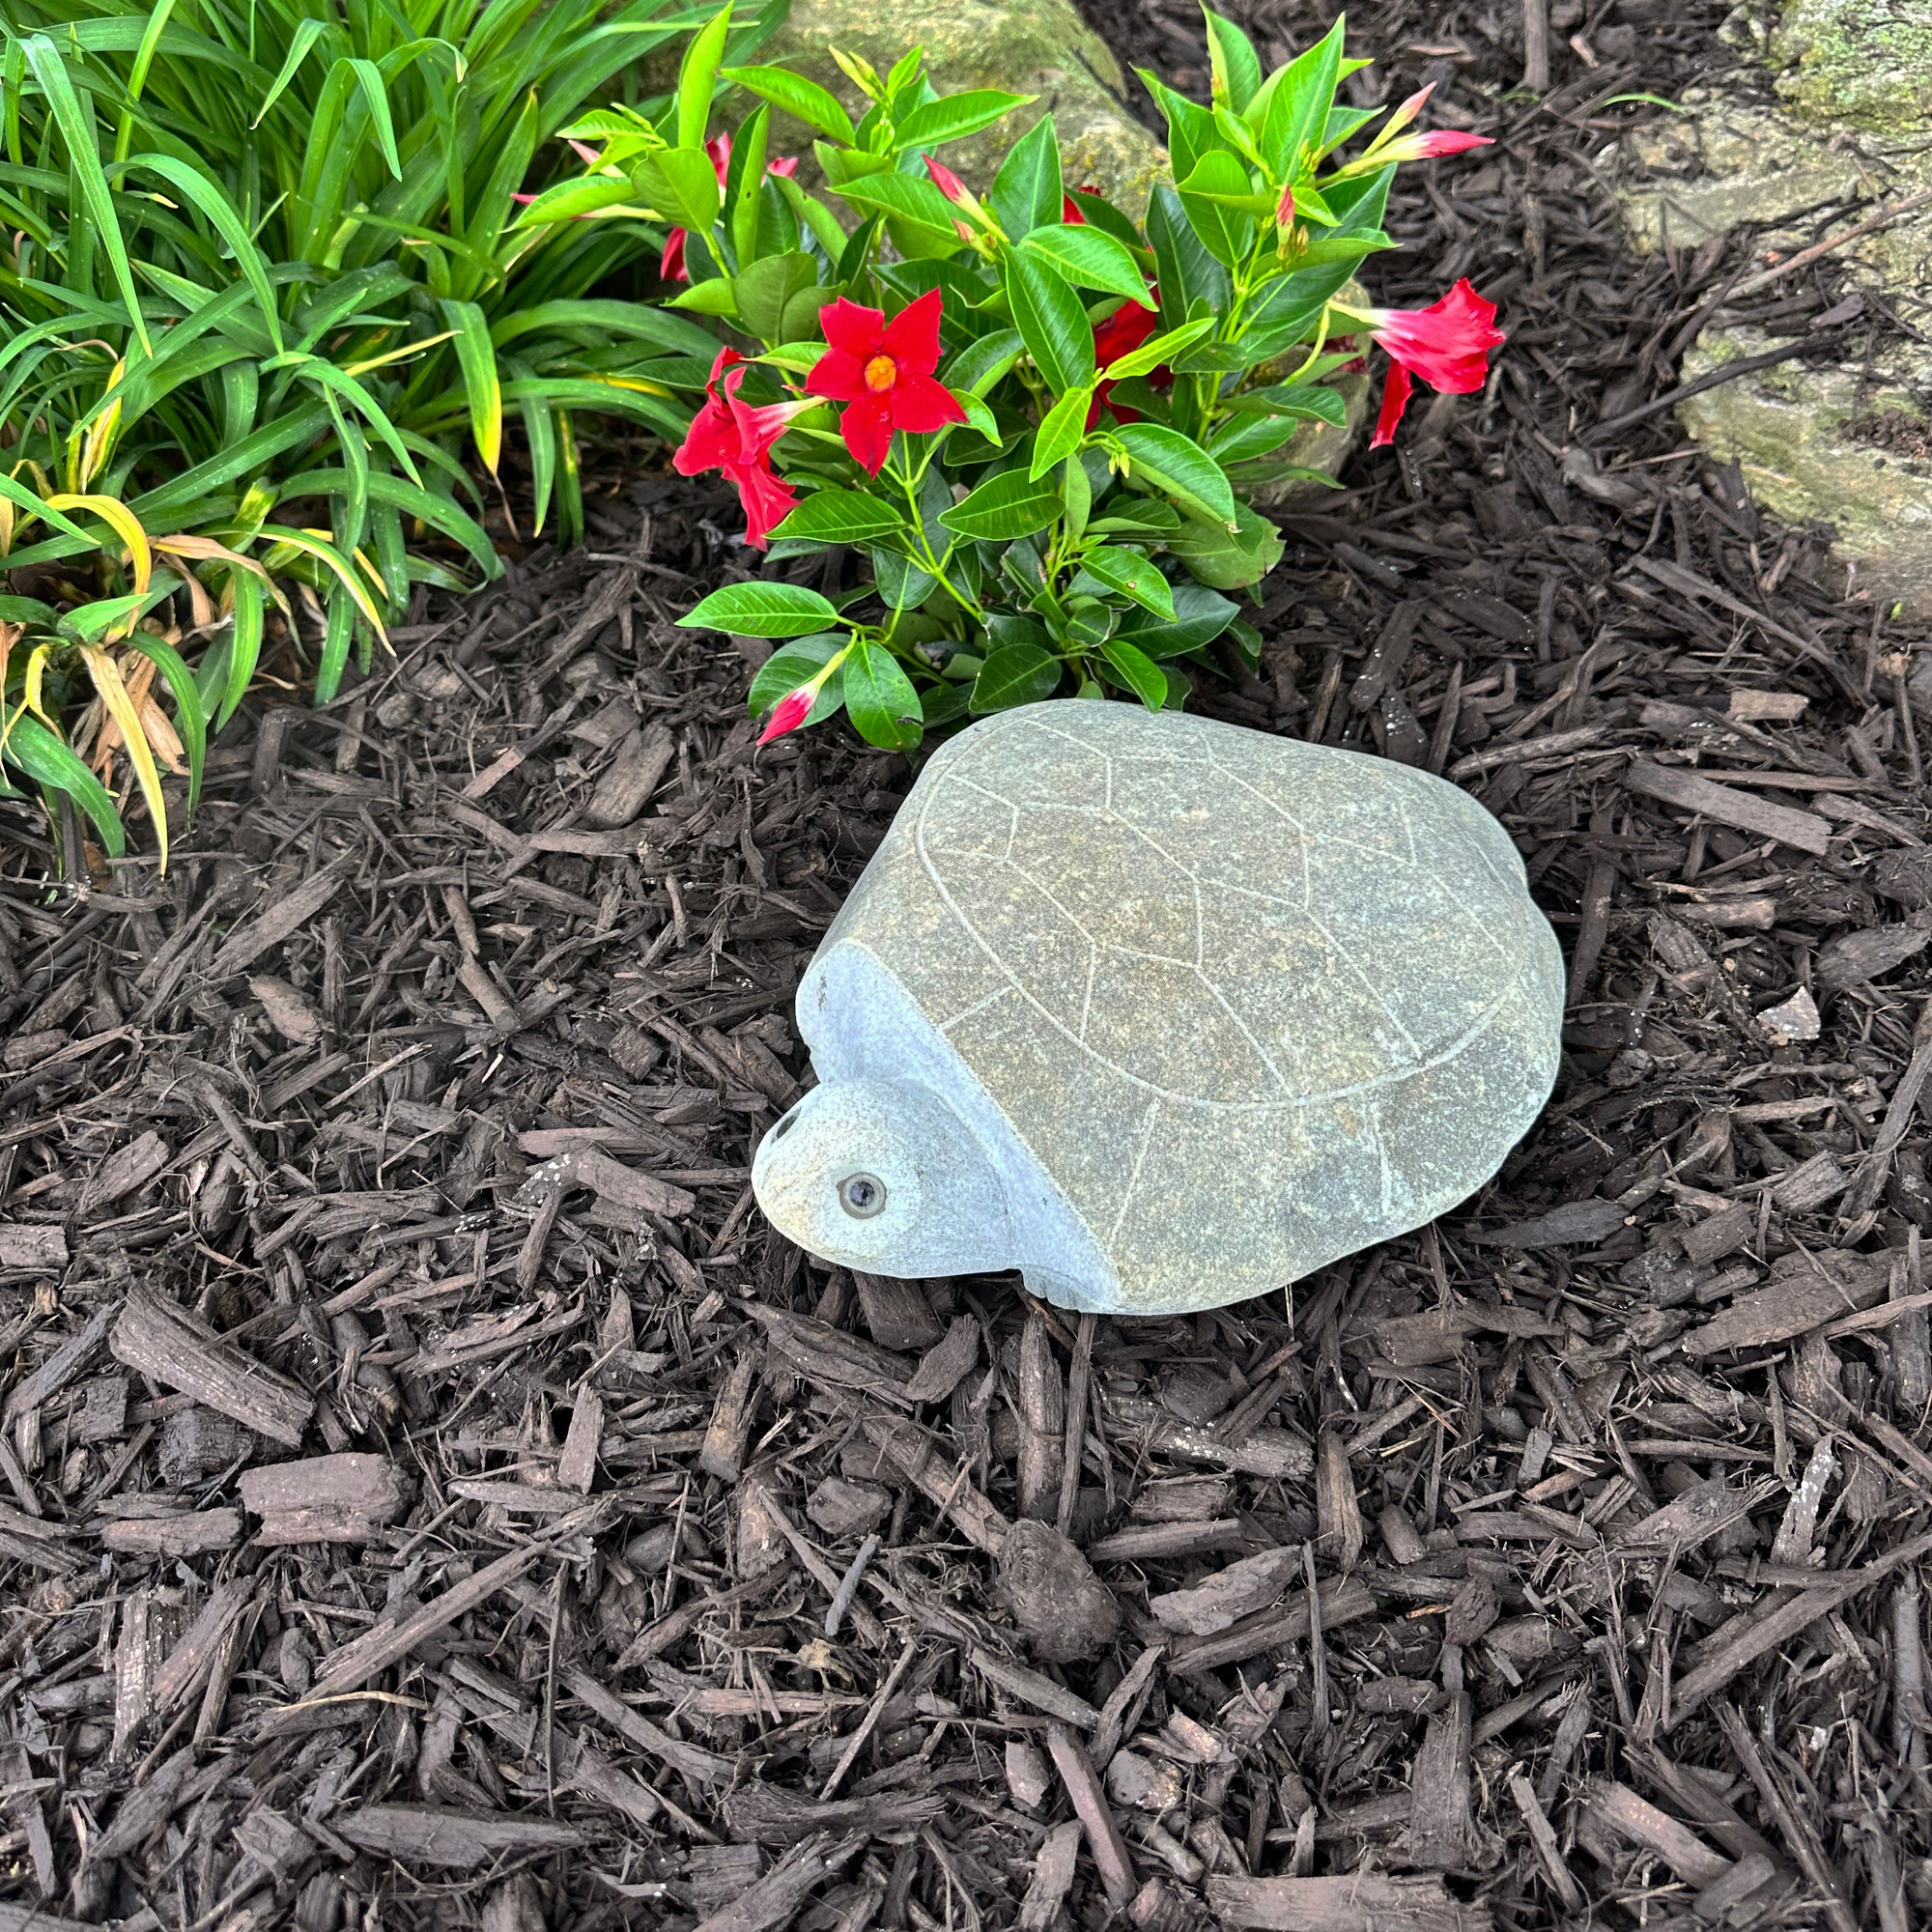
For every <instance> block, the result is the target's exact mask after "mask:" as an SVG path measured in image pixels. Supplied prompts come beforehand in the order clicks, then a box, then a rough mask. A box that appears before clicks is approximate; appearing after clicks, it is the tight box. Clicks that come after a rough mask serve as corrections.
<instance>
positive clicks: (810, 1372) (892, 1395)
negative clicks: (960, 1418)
mask: <svg viewBox="0 0 1932 1932" xmlns="http://www.w3.org/2000/svg"><path fill="white" fill-rule="evenodd" d="M745 1313H746V1314H747V1315H749V1316H750V1317H751V1318H752V1319H753V1321H758V1322H762V1323H763V1324H764V1328H765V1331H766V1333H767V1334H768V1335H769V1336H770V1337H771V1341H772V1346H773V1347H774V1348H775V1349H777V1350H778V1351H779V1353H780V1354H781V1355H782V1356H783V1357H784V1359H785V1360H786V1361H787V1362H788V1363H789V1364H790V1365H791V1366H792V1367H793V1368H794V1369H796V1370H797V1371H798V1372H799V1374H800V1375H802V1376H803V1377H804V1378H806V1380H807V1381H810V1382H816V1383H819V1384H821V1385H822V1386H824V1387H828V1388H844V1389H855V1390H859V1391H862V1392H863V1393H866V1394H868V1395H875V1396H883V1397H884V1398H885V1399H886V1400H887V1401H888V1402H892V1403H895V1404H902V1403H903V1402H904V1401H905V1385H906V1381H907V1378H909V1377H910V1376H911V1374H912V1364H911V1363H910V1362H909V1361H907V1360H906V1358H905V1357H904V1356H903V1355H895V1354H892V1353H890V1352H889V1351H888V1350H884V1349H880V1348H876V1347H874V1346H873V1344H871V1343H870V1342H862V1341H861V1340H860V1339H859V1337H858V1336H856V1335H848V1334H846V1333H845V1331H844V1330H843V1329H842V1328H835V1327H833V1326H832V1324H831V1323H830V1322H829V1321H818V1320H816V1319H815V1318H814V1317H812V1316H810V1315H793V1314H791V1313H789V1312H788V1311H786V1310H784V1309H780V1308H769V1307H767V1306H765V1304H764V1303H762V1302H753V1303H751V1304H750V1305H749V1306H748V1307H747V1308H746V1310H745Z"/></svg>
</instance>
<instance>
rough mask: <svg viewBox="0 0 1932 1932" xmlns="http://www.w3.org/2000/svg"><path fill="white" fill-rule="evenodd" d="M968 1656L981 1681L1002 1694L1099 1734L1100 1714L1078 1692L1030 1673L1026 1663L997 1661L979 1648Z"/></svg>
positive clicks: (1035, 1673) (1007, 1659)
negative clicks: (989, 1684) (985, 1679)
mask: <svg viewBox="0 0 1932 1932" xmlns="http://www.w3.org/2000/svg"><path fill="white" fill-rule="evenodd" d="M966 1655H967V1659H968V1661H969V1662H971V1663H972V1665H973V1668H974V1669H975V1670H977V1671H978V1672H979V1673H980V1676H981V1677H987V1678H990V1679H991V1680H992V1681H993V1682H994V1683H995V1684H997V1685H998V1686H999V1687H1000V1689H1001V1690H1005V1691H1008V1692H1009V1693H1010V1694H1011V1695H1012V1696H1015V1697H1017V1698H1018V1699H1019V1700H1020V1702H1021V1703H1023V1704H1031V1705H1032V1706H1033V1708H1034V1709H1035V1710H1036V1711H1044V1712H1045V1713H1046V1714H1047V1715H1048V1716H1049V1717H1053V1718H1058V1719H1060V1720H1061V1721H1062V1722H1063V1723H1066V1724H1077V1725H1078V1726H1079V1727H1080V1728H1081V1729H1082V1730H1083V1731H1097V1730H1098V1729H1099V1728H1100V1722H1101V1714H1100V1713H1099V1712H1098V1711H1096V1710H1094V1707H1093V1705H1092V1704H1090V1703H1088V1701H1087V1700H1086V1698H1084V1697H1082V1696H1081V1695H1080V1694H1079V1693H1078V1692H1077V1691H1073V1690H1067V1688H1066V1687H1065V1685H1064V1684H1056V1683H1055V1682H1054V1681H1053V1679H1052V1678H1051V1677H1043V1676H1042V1675H1041V1674H1040V1673H1039V1672H1038V1671H1037V1670H1029V1669H1028V1668H1027V1667H1026V1665H1025V1664H1023V1663H1015V1662H1012V1661H1011V1660H1010V1659H1009V1658H1005V1657H995V1656H994V1655H993V1654H992V1653H991V1652H990V1651H986V1650H980V1649H979V1648H978V1647H977V1646H976V1647H975V1648H973V1649H972V1650H969V1651H968V1652H967V1653H966Z"/></svg>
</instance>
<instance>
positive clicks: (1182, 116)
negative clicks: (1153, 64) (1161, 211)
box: [1135, 68, 1222, 181]
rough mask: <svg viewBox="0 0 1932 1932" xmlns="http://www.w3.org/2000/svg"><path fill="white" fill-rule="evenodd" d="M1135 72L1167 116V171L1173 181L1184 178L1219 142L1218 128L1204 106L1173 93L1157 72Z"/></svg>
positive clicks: (1142, 69) (1220, 139) (1220, 137)
mask: <svg viewBox="0 0 1932 1932" xmlns="http://www.w3.org/2000/svg"><path fill="white" fill-rule="evenodd" d="M1135 71H1136V72H1137V73H1139V75H1140V77H1141V79H1142V80H1143V81H1145V82H1146V83H1147V90H1148V92H1149V93H1150V94H1151V95H1152V96H1153V98H1154V101H1155V104H1156V105H1157V106H1158V107H1159V108H1160V111H1161V112H1162V113H1163V114H1164V115H1166V117H1167V150H1168V171H1169V173H1170V174H1172V176H1173V177H1174V179H1175V180H1176V181H1185V180H1186V179H1187V177H1188V176H1189V175H1191V174H1192V173H1193V172H1194V164H1195V163H1196V162H1197V161H1198V160H1200V158H1201V156H1203V155H1205V154H1207V153H1208V150H1209V149H1211V148H1218V147H1220V146H1221V145H1222V135H1221V130H1220V129H1219V128H1217V127H1216V126H1215V125H1214V117H1213V115H1212V114H1210V113H1209V112H1208V109H1207V108H1205V107H1202V106H1200V105H1199V104H1198V103H1196V102H1195V101H1192V100H1189V99H1187V98H1186V96H1185V95H1180V94H1177V93H1175V91H1174V90H1173V88H1171V87H1169V86H1168V85H1167V84H1166V82H1165V81H1163V80H1162V79H1161V78H1160V76H1159V75H1158V74H1153V73H1150V72H1149V71H1147V69H1146V68H1137V69H1136V70H1135Z"/></svg>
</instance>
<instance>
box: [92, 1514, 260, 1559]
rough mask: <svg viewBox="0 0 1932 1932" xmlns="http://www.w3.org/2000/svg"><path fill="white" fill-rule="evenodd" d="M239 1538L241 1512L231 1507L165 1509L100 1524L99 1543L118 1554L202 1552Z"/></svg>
mask: <svg viewBox="0 0 1932 1932" xmlns="http://www.w3.org/2000/svg"><path fill="white" fill-rule="evenodd" d="M240 1542H241V1511H240V1510H232V1509H213V1510H169V1511H167V1512H166V1513H165V1514H163V1515H158V1516H141V1517H131V1518H124V1519H122V1520H120V1521H118V1522H106V1523H102V1524H101V1526H100V1547H101V1548H103V1549H111V1550H113V1551H114V1552H115V1553H116V1554H117V1555H122V1556H166V1557H176V1556H204V1555H206V1554H207V1553H208V1552H209V1551H210V1550H212V1549H233V1548H235V1546H236V1545H237V1544H238V1543H240Z"/></svg>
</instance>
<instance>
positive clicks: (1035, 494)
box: [939, 469, 1060, 543]
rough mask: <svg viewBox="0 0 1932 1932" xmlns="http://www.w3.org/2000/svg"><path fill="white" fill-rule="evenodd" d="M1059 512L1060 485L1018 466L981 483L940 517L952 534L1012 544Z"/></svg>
mask: <svg viewBox="0 0 1932 1932" xmlns="http://www.w3.org/2000/svg"><path fill="white" fill-rule="evenodd" d="M1059 514H1060V486H1059V485H1058V484H1057V483H1054V482H1051V481H1045V480H1042V481H1040V482H1035V481H1033V480H1032V479H1031V478H1030V477H1027V476H1023V475H1021V474H1020V472H1019V471H1018V470H1017V469H1009V470H1008V471H1007V473H1006V474H1005V475H1004V476H995V477H993V478H992V479H991V480H990V481H989V482H985V483H981V484H980V487H979V488H978V489H977V490H975V491H974V492H973V493H972V495H971V496H969V497H966V498H965V500H964V501H962V502H959V503H955V504H954V505H953V506H952V509H950V510H948V511H946V512H945V513H944V514H943V515H942V516H941V517H940V519H939V521H940V523H941V524H942V525H943V526H945V527H946V528H947V529H949V530H951V531H952V533H953V535H955V536H961V537H974V538H977V539H979V540H980V542H982V543H1012V542H1014V541H1016V540H1017V539H1018V538H1020V537H1030V536H1032V535H1033V534H1034V532H1035V531H1037V530H1043V529H1045V528H1046V526H1048V525H1049V524H1050V523H1052V522H1053V520H1054V519H1055V518H1056V517H1057V516H1059Z"/></svg>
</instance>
